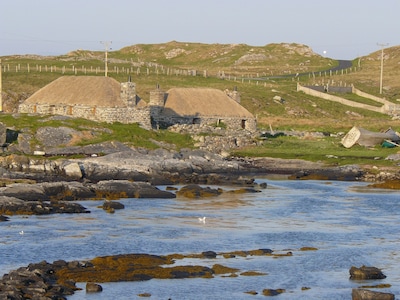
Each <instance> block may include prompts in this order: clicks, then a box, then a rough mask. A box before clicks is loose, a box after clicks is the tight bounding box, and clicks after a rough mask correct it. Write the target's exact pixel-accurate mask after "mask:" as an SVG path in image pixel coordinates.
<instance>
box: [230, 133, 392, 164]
mask: <svg viewBox="0 0 400 300" xmlns="http://www.w3.org/2000/svg"><path fill="white" fill-rule="evenodd" d="M397 151H398V149H395V148H383V147H381V146H380V145H377V146H376V147H374V148H366V147H362V146H358V145H355V146H353V147H352V148H351V149H346V148H345V147H343V146H342V145H341V144H340V139H339V138H337V137H324V138H318V139H316V138H298V137H290V136H280V137H277V138H270V139H267V140H266V141H265V142H264V144H263V145H262V146H259V147H256V148H255V147H252V148H245V149H240V150H237V151H234V152H233V153H234V154H235V155H237V156H243V157H246V156H247V157H275V158H285V159H303V160H308V161H314V162H318V161H319V162H325V163H327V164H331V165H348V164H376V165H391V164H392V162H390V161H388V160H384V158H385V157H387V156H388V155H390V154H393V153H396V152H397Z"/></svg>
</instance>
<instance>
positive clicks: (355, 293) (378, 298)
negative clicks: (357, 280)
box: [351, 289, 394, 300]
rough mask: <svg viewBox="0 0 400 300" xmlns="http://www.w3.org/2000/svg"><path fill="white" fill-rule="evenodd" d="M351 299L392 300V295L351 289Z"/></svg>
mask: <svg viewBox="0 0 400 300" xmlns="http://www.w3.org/2000/svg"><path fill="white" fill-rule="evenodd" d="M351 297H352V298H351V299H352V300H394V294H391V293H381V292H375V291H370V290H366V289H353V290H352V292H351Z"/></svg>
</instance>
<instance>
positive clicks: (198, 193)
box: [176, 184, 222, 198]
mask: <svg viewBox="0 0 400 300" xmlns="http://www.w3.org/2000/svg"><path fill="white" fill-rule="evenodd" d="M221 193H222V190H221V189H212V188H210V187H205V188H203V187H201V186H200V185H197V184H189V185H186V186H184V187H182V188H181V189H180V190H179V191H177V192H176V194H177V195H179V196H183V197H186V198H200V197H212V196H218V195H220V194H221Z"/></svg>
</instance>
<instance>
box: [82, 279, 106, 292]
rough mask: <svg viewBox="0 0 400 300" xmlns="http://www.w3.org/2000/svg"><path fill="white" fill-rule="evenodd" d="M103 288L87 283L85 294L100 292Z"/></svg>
mask: <svg viewBox="0 0 400 300" xmlns="http://www.w3.org/2000/svg"><path fill="white" fill-rule="evenodd" d="M102 291H103V287H102V286H101V285H100V284H97V283H93V282H88V283H86V292H87V293H98V292H102Z"/></svg>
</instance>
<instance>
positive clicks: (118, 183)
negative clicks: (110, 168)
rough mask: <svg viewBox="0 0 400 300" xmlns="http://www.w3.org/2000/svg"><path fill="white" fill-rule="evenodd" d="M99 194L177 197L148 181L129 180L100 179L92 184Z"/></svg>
mask: <svg viewBox="0 0 400 300" xmlns="http://www.w3.org/2000/svg"><path fill="white" fill-rule="evenodd" d="M91 187H92V189H94V190H95V191H96V193H97V194H98V195H104V196H107V195H111V197H112V196H113V195H114V196H115V197H114V198H113V199H116V198H118V199H119V198H164V199H165V198H175V197H176V196H175V194H173V193H171V192H168V191H161V190H160V189H158V188H156V187H154V186H152V185H150V184H149V183H147V182H132V181H129V180H107V181H100V182H98V183H97V184H94V185H92V186H91Z"/></svg>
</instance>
